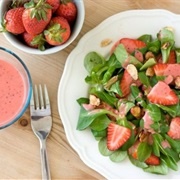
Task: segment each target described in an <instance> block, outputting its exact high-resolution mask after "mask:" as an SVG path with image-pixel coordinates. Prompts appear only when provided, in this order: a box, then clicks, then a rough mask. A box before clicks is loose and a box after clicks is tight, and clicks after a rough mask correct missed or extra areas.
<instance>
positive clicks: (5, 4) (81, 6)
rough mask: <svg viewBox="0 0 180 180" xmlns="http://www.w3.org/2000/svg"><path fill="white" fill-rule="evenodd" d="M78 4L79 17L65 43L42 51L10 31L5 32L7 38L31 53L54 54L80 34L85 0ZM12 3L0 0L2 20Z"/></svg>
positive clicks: (77, 0)
mask: <svg viewBox="0 0 180 180" xmlns="http://www.w3.org/2000/svg"><path fill="white" fill-rule="evenodd" d="M75 3H76V6H77V11H78V13H77V19H76V22H75V25H74V27H73V30H72V32H71V36H70V38H69V39H68V41H66V42H65V43H64V44H62V45H59V46H53V47H51V48H48V49H46V50H44V51H40V50H39V49H35V48H31V47H28V46H27V45H26V44H25V43H23V42H21V41H20V40H19V39H18V38H17V37H16V36H15V35H13V34H11V33H8V32H3V34H4V36H5V38H6V39H7V40H8V41H9V42H10V43H11V44H12V45H13V46H15V47H16V48H18V49H20V50H22V51H24V52H26V53H30V54H37V55H46V54H53V53H56V52H58V51H61V50H63V49H64V48H66V47H67V46H68V45H70V44H71V43H72V42H73V41H74V40H75V39H76V37H77V36H78V34H79V33H80V31H81V29H82V26H83V23H84V18H85V8H84V1H83V0H75ZM9 4H10V1H9V0H0V21H1V20H2V19H3V16H4V13H5V12H6V11H7V9H8V5H9Z"/></svg>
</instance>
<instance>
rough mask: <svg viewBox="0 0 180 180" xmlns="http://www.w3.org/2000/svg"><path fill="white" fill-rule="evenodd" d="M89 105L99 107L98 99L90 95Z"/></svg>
mask: <svg viewBox="0 0 180 180" xmlns="http://www.w3.org/2000/svg"><path fill="white" fill-rule="evenodd" d="M89 100H90V104H91V105H93V106H99V105H100V99H99V98H97V97H96V96H94V95H92V94H90V96H89Z"/></svg>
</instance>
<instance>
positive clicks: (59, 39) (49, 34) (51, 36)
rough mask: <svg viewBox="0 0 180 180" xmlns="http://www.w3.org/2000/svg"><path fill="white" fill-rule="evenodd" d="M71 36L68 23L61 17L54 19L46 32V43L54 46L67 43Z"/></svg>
mask: <svg viewBox="0 0 180 180" xmlns="http://www.w3.org/2000/svg"><path fill="white" fill-rule="evenodd" d="M70 34H71V30H70V25H69V23H68V21H67V20H66V19H65V18H63V17H60V16H57V17H53V18H52V19H51V22H50V24H49V26H48V27H47V30H45V31H44V35H45V38H46V41H47V42H48V43H49V44H50V45H53V46H57V45H60V44H63V43H65V42H66V41H67V40H68V39H69V37H70Z"/></svg>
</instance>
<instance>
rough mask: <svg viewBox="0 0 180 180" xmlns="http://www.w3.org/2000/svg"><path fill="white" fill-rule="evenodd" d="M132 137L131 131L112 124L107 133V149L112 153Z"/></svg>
mask: <svg viewBox="0 0 180 180" xmlns="http://www.w3.org/2000/svg"><path fill="white" fill-rule="evenodd" d="M130 136H131V130H130V129H128V128H126V127H124V126H120V125H118V124H115V123H110V124H109V126H108V132H107V147H108V149H109V150H111V151H115V150H117V149H119V148H120V147H121V146H122V145H123V144H124V143H125V142H126V141H127V140H128V139H129V138H130Z"/></svg>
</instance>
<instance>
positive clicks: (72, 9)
mask: <svg viewBox="0 0 180 180" xmlns="http://www.w3.org/2000/svg"><path fill="white" fill-rule="evenodd" d="M56 15H58V16H62V17H64V18H65V19H67V21H68V22H69V23H70V25H73V23H74V22H75V20H76V17H77V7H76V4H75V3H74V2H73V1H72V0H61V4H60V6H59V8H58V9H57V10H56Z"/></svg>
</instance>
